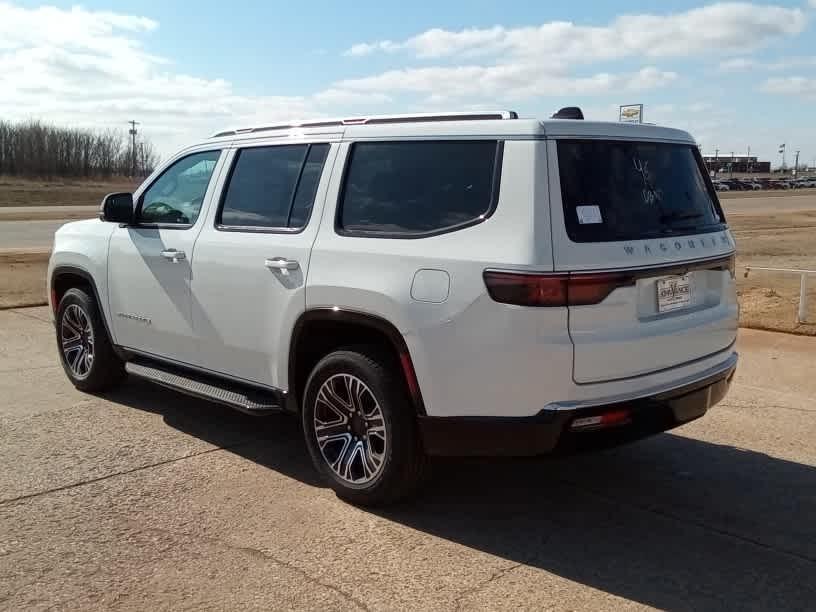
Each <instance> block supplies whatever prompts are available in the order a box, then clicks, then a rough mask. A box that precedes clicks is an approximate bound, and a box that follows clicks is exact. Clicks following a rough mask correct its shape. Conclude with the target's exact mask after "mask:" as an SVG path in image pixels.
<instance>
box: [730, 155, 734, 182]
mask: <svg viewBox="0 0 816 612" xmlns="http://www.w3.org/2000/svg"><path fill="white" fill-rule="evenodd" d="M731 176H732V177H733V176H734V152H733V151H731Z"/></svg>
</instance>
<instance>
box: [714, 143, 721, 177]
mask: <svg viewBox="0 0 816 612" xmlns="http://www.w3.org/2000/svg"><path fill="white" fill-rule="evenodd" d="M719 157H720V150H719V149H714V176H717V175H718V174H719V173H720V161H719Z"/></svg>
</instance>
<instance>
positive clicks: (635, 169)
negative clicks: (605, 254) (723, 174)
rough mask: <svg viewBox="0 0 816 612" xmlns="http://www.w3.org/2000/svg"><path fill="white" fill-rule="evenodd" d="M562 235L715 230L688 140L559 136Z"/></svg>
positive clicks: (598, 237)
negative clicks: (682, 142) (677, 142)
mask: <svg viewBox="0 0 816 612" xmlns="http://www.w3.org/2000/svg"><path fill="white" fill-rule="evenodd" d="M558 166H559V176H560V177H561V196H562V199H563V203H564V217H565V220H566V228H567V233H568V234H569V237H570V239H572V240H573V241H575V242H608V241H615V240H636V239H639V238H649V237H655V236H666V235H682V234H693V233H702V232H709V231H714V230H717V229H720V228H721V227H722V226H723V223H724V218H723V216H722V213H721V210H720V208H719V205H718V204H717V203H716V201H715V199H714V198H713V197H712V195H711V192H710V191H709V188H708V186H707V184H706V180H705V177H704V175H703V172H702V166H701V162H700V158H699V156H698V155H697V154H696V152H695V150H694V148H693V147H692V146H690V145H675V144H664V143H645V142H623V141H600V140H599V141H574V140H559V141H558Z"/></svg>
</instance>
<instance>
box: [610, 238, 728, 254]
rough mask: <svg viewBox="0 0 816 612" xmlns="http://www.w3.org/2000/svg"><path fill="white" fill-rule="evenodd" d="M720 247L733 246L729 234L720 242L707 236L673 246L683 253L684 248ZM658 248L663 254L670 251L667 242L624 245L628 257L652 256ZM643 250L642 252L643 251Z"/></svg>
mask: <svg viewBox="0 0 816 612" xmlns="http://www.w3.org/2000/svg"><path fill="white" fill-rule="evenodd" d="M720 245H725V246H732V242H731V238H730V237H729V236H728V234H720V235H719V241H717V237H715V236H706V237H703V238H688V239H687V240H686V241H685V242H683V241H682V240H675V241H674V242H673V243H672V244H671V246H674V249H675V250H676V251H682V250H683V249H684V248H689V249H697V248H703V249H706V248H717V247H718V246H720ZM655 246H657V248H659V249H660V250H661V251H662V252H663V253H667V252H668V251H669V250H670V245H669V244H667V243H666V242H658V243H657V244H656V245H655V244H654V243H652V244H643V245H642V246H636V245H631V244H627V245H624V247H623V251H624V253H626V254H627V255H633V256H634V255H641V254H642V255H651V254H652V249H653V247H655ZM641 249H642V250H641Z"/></svg>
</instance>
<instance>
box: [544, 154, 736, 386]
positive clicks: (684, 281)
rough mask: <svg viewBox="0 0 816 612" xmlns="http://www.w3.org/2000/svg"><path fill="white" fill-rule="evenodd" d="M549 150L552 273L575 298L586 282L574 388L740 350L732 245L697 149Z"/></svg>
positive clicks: (580, 300)
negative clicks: (734, 348)
mask: <svg viewBox="0 0 816 612" xmlns="http://www.w3.org/2000/svg"><path fill="white" fill-rule="evenodd" d="M548 147H549V148H548V164H550V166H549V176H550V178H551V182H550V209H551V215H552V216H551V218H552V226H551V229H552V246H553V263H554V268H555V272H557V273H561V274H568V275H569V278H570V279H571V280H570V287H571V289H570V291H573V286H574V287H576V288H577V287H579V286H580V285H581V283H582V282H584V283H586V287H584V295H583V296H578V294H577V293H576V294H575V296H576V297H575V299H573V298H572V296H570V300H569V333H570V337H571V339H572V342H573V345H574V365H573V378H574V380H575V382H577V383H596V382H604V381H610V380H617V379H623V378H628V377H633V376H639V375H643V374H648V373H650V372H655V371H658V370H662V369H665V368H671V367H674V366H678V365H681V364H684V363H688V362H691V361H695V360H697V359H702V358H704V357H707V356H709V355H711V354H713V353H717V352H719V351H722V350H724V349H726V348H727V347H729V346H730V345H731V344H733V342H734V340H735V338H736V332H737V319H738V306H737V302H736V289H735V282H734V278H733V259H732V257H733V253H734V242H733V238H732V237H731V234H730V232H729V231H728V228H727V225H726V224H725V217H724V215H723V213H722V209H721V208H720V206H719V202H718V201H717V199H716V195H715V194H714V190H713V186H712V185H711V183H710V181H709V180H708V179H707V177H706V175H705V170H704V167H703V166H702V160H701V158H700V157H699V152H698V151H697V150H696V147H694V146H693V145H692V144H688V143H674V142H666V143H663V142H639V141H621V140H603V139H595V140H592V141H587V140H575V139H560V140H553V141H550V142H549V143H548ZM582 277H583V278H584V279H585V280H583V281H582V280H580V279H581V278H582ZM573 279H579V280H576V281H573ZM604 283H605V284H604ZM599 288H600V290H598V289H599ZM576 290H577V289H576ZM587 291H588V293H589V294H590V295H595V297H594V298H592V297H590V298H589V299H586V295H587Z"/></svg>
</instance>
